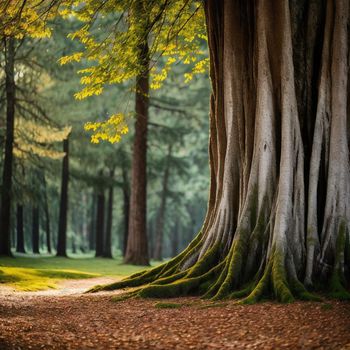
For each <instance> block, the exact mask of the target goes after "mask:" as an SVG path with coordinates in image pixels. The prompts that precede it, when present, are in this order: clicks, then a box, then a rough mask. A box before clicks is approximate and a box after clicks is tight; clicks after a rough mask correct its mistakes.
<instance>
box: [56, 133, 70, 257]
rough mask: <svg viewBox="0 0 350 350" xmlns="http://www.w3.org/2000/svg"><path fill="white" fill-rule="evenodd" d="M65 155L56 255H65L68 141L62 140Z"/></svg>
mask: <svg viewBox="0 0 350 350" xmlns="http://www.w3.org/2000/svg"><path fill="white" fill-rule="evenodd" d="M63 152H64V153H65V156H64V158H63V164H62V178H61V200H60V212H59V219H58V237H57V256H63V257H66V256H67V216H68V182H69V141H68V138H67V139H66V140H64V141H63Z"/></svg>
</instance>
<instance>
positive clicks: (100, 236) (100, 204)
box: [95, 189, 105, 257]
mask: <svg viewBox="0 0 350 350" xmlns="http://www.w3.org/2000/svg"><path fill="white" fill-rule="evenodd" d="M95 237H96V252H95V256H96V257H103V248H104V237H105V194H104V190H103V189H100V190H99V193H98V194H97V211H96V236H95Z"/></svg>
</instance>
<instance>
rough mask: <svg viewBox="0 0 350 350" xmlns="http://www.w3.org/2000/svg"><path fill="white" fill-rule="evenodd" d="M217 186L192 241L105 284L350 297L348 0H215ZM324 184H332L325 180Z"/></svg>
mask: <svg viewBox="0 0 350 350" xmlns="http://www.w3.org/2000/svg"><path fill="white" fill-rule="evenodd" d="M204 6H205V14H206V20H207V29H208V42H209V50H210V76H211V82H212V89H213V91H212V96H211V104H210V108H211V113H210V144H209V156H210V169H211V186H210V193H209V202H208V210H207V216H206V218H205V221H204V224H203V227H202V229H201V231H200V232H199V234H198V235H197V236H196V238H195V239H194V240H193V241H192V242H191V244H190V245H189V246H188V247H187V248H186V249H185V250H184V251H183V252H182V253H180V254H179V255H177V256H176V257H175V258H173V259H172V260H170V261H169V262H166V263H165V264H163V265H160V266H159V267H156V268H154V269H152V270H149V271H146V272H144V273H138V274H136V275H134V276H131V277H130V278H128V279H126V280H124V281H121V282H119V283H116V284H113V285H109V286H106V287H104V288H102V289H115V288H124V287H126V286H133V287H135V286H140V285H141V286H142V287H140V288H139V289H137V290H136V291H134V292H131V293H130V294H129V295H130V296H134V295H138V296H142V297H174V296H181V295H188V294H195V293H197V294H201V295H203V296H204V297H207V298H211V299H213V300H216V299H222V298H243V299H242V300H241V302H245V303H251V302H256V301H258V300H259V299H261V298H263V297H265V296H268V297H272V298H276V299H278V300H279V301H282V302H290V301H293V300H294V299H295V298H298V299H308V300H310V299H311V300H319V298H318V297H317V296H315V295H314V294H311V293H310V292H309V291H308V290H307V288H310V287H312V288H314V289H320V290H322V291H323V292H327V293H329V294H330V295H331V296H333V297H335V298H338V299H350V293H349V291H348V290H347V287H348V285H349V282H350V237H349V232H350V164H349V138H350V124H349V121H350V120H349V111H350V107H349V96H350V93H349V84H348V78H349V73H350V72H349V63H350V62H349V57H350V50H349V38H350V30H349V26H348V23H349V19H350V13H349V12H350V4H349V1H348V0H329V1H327V2H324V1H296V0H289V1H288V0H281V1H267V0H258V1H253V0H249V1H240V0H234V1H232V0H207V1H206V2H205V3H204ZM321 187H322V188H321Z"/></svg>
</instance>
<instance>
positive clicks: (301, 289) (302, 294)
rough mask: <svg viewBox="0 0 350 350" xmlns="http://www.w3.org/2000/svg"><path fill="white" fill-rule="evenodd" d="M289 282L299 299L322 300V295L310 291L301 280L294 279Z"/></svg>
mask: <svg viewBox="0 0 350 350" xmlns="http://www.w3.org/2000/svg"><path fill="white" fill-rule="evenodd" d="M289 284H290V288H291V290H292V291H293V293H295V295H296V296H297V298H298V299H301V300H305V301H319V302H320V301H322V298H321V297H320V296H318V295H315V294H314V293H310V292H309V291H308V290H307V289H306V288H305V286H304V285H303V284H302V283H301V282H300V281H298V280H292V281H291V282H290V283H289Z"/></svg>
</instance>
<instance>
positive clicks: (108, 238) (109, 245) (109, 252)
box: [103, 169, 114, 258]
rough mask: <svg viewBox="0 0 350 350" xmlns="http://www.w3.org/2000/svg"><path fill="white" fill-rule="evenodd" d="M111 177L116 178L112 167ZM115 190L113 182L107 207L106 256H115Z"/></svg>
mask: <svg viewBox="0 0 350 350" xmlns="http://www.w3.org/2000/svg"><path fill="white" fill-rule="evenodd" d="M110 179H111V181H112V182H113V180H114V169H111V172H110ZM113 191H114V186H113V184H111V186H110V187H109V190H108V208H107V223H106V239H105V245H104V254H103V256H104V257H105V258H113V254H112V225H113V197H114V196H113Z"/></svg>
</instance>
